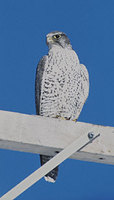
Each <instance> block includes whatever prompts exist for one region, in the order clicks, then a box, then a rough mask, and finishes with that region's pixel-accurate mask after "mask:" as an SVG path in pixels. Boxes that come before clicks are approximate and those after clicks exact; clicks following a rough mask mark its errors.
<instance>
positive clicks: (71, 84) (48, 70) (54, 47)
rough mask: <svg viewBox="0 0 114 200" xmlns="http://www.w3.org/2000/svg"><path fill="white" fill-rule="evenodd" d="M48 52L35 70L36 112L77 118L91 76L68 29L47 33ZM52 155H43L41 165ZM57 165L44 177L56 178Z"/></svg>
mask: <svg viewBox="0 0 114 200" xmlns="http://www.w3.org/2000/svg"><path fill="white" fill-rule="evenodd" d="M46 38H47V45H48V47H49V52H48V55H45V56H43V57H42V59H41V60H40V62H39V64H38V67H37V70H36V80H35V103H36V114H37V115H41V116H45V117H54V118H62V119H66V120H72V121H76V120H77V119H78V117H79V115H80V112H81V110H82V108H83V105H84V103H85V101H86V99H87V97H88V93H89V76H88V71H87V69H86V67H85V66H84V65H83V64H80V62H79V59H78V56H77V54H76V52H75V51H74V50H73V49H72V46H71V44H70V40H69V38H68V37H67V36H66V34H65V33H63V32H59V31H54V32H51V33H49V34H48V35H47V36H46ZM51 158H52V156H46V155H40V160H41V165H43V164H44V163H46V162H47V161H48V160H50V159H51ZM57 175H58V167H56V168H55V169H53V170H52V171H50V172H49V173H48V174H47V175H46V176H45V177H44V178H45V180H46V181H49V182H55V180H56V178H57Z"/></svg>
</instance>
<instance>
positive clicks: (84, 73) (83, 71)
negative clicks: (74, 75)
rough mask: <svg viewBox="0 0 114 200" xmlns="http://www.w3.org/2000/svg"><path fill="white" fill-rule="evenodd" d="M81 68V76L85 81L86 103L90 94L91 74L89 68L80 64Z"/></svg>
mask: <svg viewBox="0 0 114 200" xmlns="http://www.w3.org/2000/svg"><path fill="white" fill-rule="evenodd" d="M80 66H81V75H82V79H83V89H84V96H85V101H86V99H87V97H88V94H89V74H88V71H87V68H86V67H85V66H84V65H83V64H80Z"/></svg>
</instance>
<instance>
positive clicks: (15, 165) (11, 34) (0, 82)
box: [0, 0, 114, 200]
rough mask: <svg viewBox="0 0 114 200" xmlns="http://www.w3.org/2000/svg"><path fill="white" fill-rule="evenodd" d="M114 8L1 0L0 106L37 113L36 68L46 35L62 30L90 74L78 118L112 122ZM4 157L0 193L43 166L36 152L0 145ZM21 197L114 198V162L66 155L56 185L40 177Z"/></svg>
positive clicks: (110, 4)
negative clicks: (80, 158) (100, 161)
mask: <svg viewBox="0 0 114 200" xmlns="http://www.w3.org/2000/svg"><path fill="white" fill-rule="evenodd" d="M113 8H114V1H113V0H110V1H108V0H107V1H106V0H100V1H99V0H86V1H85V0H80V1H79V0H69V1H65V0H55V1H53V0H48V1H47V0H42V1H41V0H40V1H39V0H33V1H30V0H19V1H15V0H5V1H4V0H1V1H0V109H1V110H7V111H13V112H20V113H27V114H35V103H34V81H35V71H36V66H37V63H38V61H39V59H40V58H41V57H42V56H43V55H45V54H47V51H48V48H47V46H46V44H45V35H46V34H47V33H49V32H51V31H53V30H60V31H64V32H65V33H66V34H67V35H68V37H69V38H70V40H71V43H72V46H73V48H74V50H75V51H76V52H77V54H78V56H79V59H80V62H81V63H83V64H85V65H86V66H87V69H88V71H89V75H90V94H89V98H88V100H87V102H86V104H85V106H84V109H83V111H82V113H81V115H80V117H79V121H83V122H89V123H93V124H101V125H109V126H114V62H113V59H114V23H113V20H114V9H113ZM107 134H108V133H107ZM0 159H1V164H0V196H2V195H3V194H4V193H5V192H7V191H8V190H9V189H11V188H12V187H13V186H15V185H16V184H17V183H19V182H20V181H21V180H23V179H24V178H25V177H27V176H28V175H29V174H30V173H32V172H33V171H34V170H36V169H37V168H38V167H39V166H40V162H39V156H38V155H36V154H30V153H22V152H14V151H7V150H0ZM21 199H23V200H31V199H34V200H37V199H40V200H45V199H46V200H47V199H50V200H53V199H54V200H58V199H59V200H63V199H65V200H69V199H70V200H76V199H78V200H83V199H86V200H91V199H92V200H107V199H108V200H114V166H111V165H104V164H98V163H89V162H83V161H76V160H70V159H68V160H66V161H65V162H64V163H62V164H61V166H60V170H59V177H58V180H57V182H56V183H55V184H49V183H47V182H45V181H44V179H42V180H40V181H39V182H38V183H36V184H35V185H34V186H32V187H31V188H29V189H28V190H27V191H26V192H24V193H23V194H22V195H20V196H19V197H18V198H17V200H21Z"/></svg>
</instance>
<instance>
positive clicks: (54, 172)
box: [40, 155, 58, 183]
mask: <svg viewBox="0 0 114 200" xmlns="http://www.w3.org/2000/svg"><path fill="white" fill-rule="evenodd" d="M51 158H53V156H45V155H40V162H41V165H44V164H45V163H46V162H47V161H49V160H50V159H51ZM57 176H58V166H57V167H55V168H54V169H53V170H52V171H50V172H49V173H48V174H46V175H45V176H44V178H45V180H46V181H48V182H52V183H54V182H55V181H56V179H57Z"/></svg>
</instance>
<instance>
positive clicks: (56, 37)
mask: <svg viewBox="0 0 114 200" xmlns="http://www.w3.org/2000/svg"><path fill="white" fill-rule="evenodd" d="M53 37H54V39H58V38H60V37H61V35H54V36H53Z"/></svg>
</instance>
